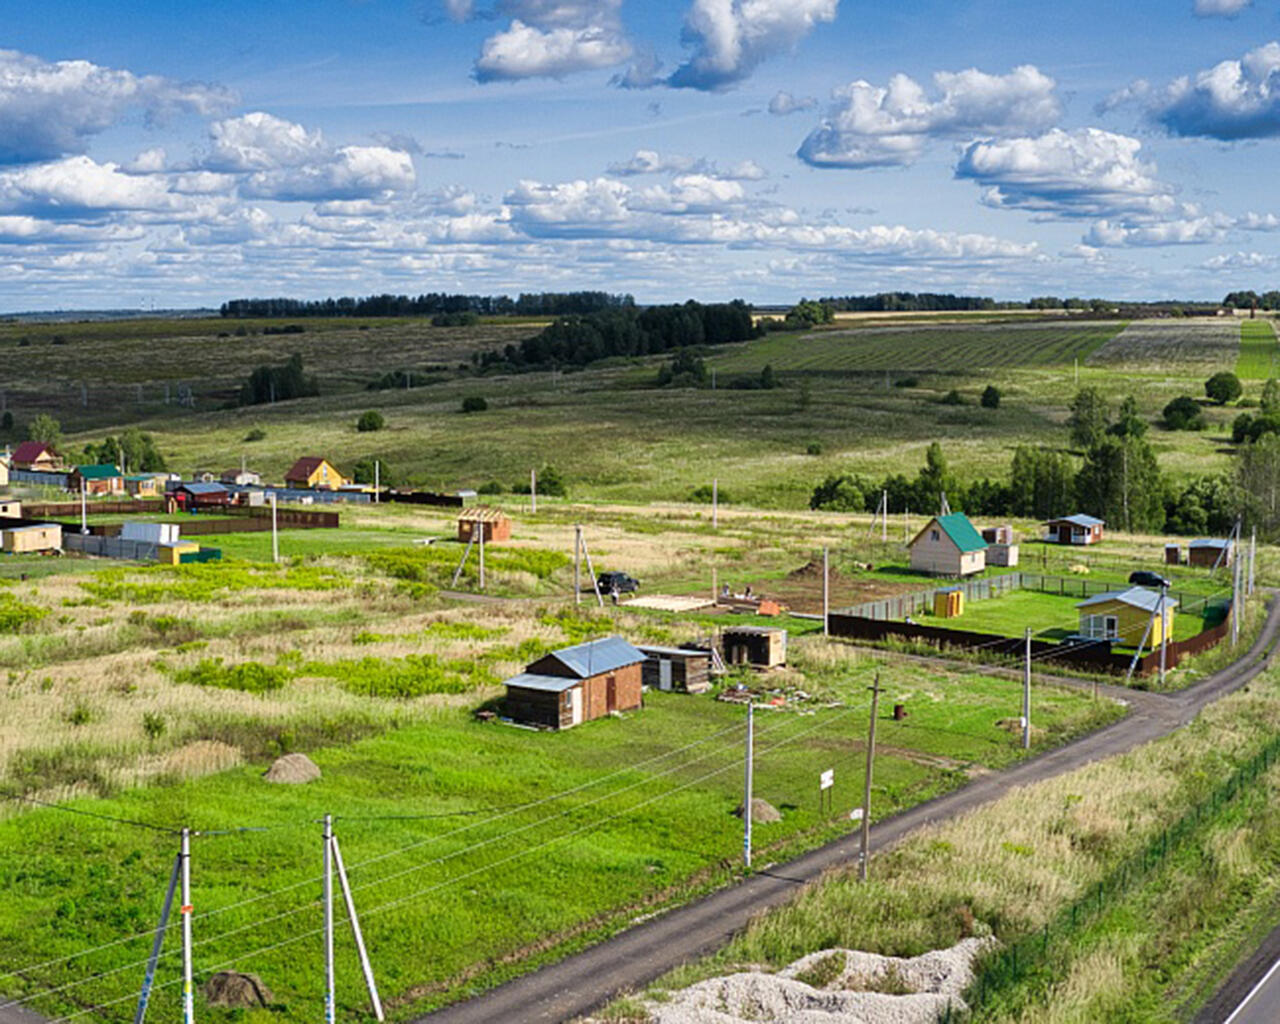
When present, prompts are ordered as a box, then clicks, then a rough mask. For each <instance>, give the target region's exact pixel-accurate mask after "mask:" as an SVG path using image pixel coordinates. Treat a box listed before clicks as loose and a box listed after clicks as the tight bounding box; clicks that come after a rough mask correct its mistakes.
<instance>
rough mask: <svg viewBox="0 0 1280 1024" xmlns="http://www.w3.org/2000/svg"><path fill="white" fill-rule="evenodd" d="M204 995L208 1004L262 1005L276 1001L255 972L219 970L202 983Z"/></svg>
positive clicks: (233, 1005)
mask: <svg viewBox="0 0 1280 1024" xmlns="http://www.w3.org/2000/svg"><path fill="white" fill-rule="evenodd" d="M204 997H205V999H207V1000H208V1001H209V1005H210V1006H230V1007H242V1006H245V1007H264V1006H269V1005H270V1004H271V1003H274V1002H275V1001H276V998H275V996H273V995H272V994H271V989H269V988H267V986H266V985H264V984H263V983H262V979H261V978H259V977H258V976H257V975H256V974H241V973H240V972H239V971H219V972H218V973H217V974H215V975H213V977H211V978H210V979H209V980H208V981H206V982H205V983H204Z"/></svg>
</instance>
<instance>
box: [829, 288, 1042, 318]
mask: <svg viewBox="0 0 1280 1024" xmlns="http://www.w3.org/2000/svg"><path fill="white" fill-rule="evenodd" d="M818 301H819V302H820V303H822V304H823V305H824V306H830V307H831V308H832V309H834V310H836V311H837V312H840V313H899V312H931V311H937V312H946V311H949V310H964V309H1001V308H1007V307H1008V306H1011V305H1021V304H1020V303H997V302H996V300H995V299H991V298H985V297H982V296H977V295H951V294H950V293H939V292H877V293H876V294H875V295H844V296H832V297H830V298H825V299H819V300H818Z"/></svg>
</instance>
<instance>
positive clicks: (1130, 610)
mask: <svg viewBox="0 0 1280 1024" xmlns="http://www.w3.org/2000/svg"><path fill="white" fill-rule="evenodd" d="M1177 605H1178V602H1177V601H1176V600H1174V599H1173V598H1172V597H1168V596H1166V597H1165V599H1164V615H1163V616H1161V615H1160V614H1159V609H1160V592H1159V591H1156V590H1148V589H1147V588H1146V587H1129V588H1128V589H1127V590H1112V591H1109V592H1107V593H1105V594H1098V595H1096V596H1094V597H1090V598H1087V599H1086V600H1084V601H1080V602H1079V603H1077V604H1076V608H1077V609H1079V612H1080V635H1081V636H1083V637H1088V638H1089V639H1091V640H1115V641H1117V642H1119V643H1122V644H1125V645H1126V646H1129V647H1136V646H1138V644H1140V643H1142V637H1143V634H1144V633H1146V632H1147V625H1148V623H1150V626H1151V632H1150V634H1149V635H1148V636H1147V646H1148V647H1158V646H1159V645H1160V644H1161V643H1163V642H1164V637H1165V636H1168V637H1169V638H1170V639H1173V610H1174V608H1176V607H1177Z"/></svg>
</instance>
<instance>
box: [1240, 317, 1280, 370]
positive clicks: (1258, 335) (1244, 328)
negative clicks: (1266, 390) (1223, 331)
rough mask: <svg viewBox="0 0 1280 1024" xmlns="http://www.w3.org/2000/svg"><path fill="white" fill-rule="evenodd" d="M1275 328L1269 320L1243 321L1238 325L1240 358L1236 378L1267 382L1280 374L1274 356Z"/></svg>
mask: <svg viewBox="0 0 1280 1024" xmlns="http://www.w3.org/2000/svg"><path fill="white" fill-rule="evenodd" d="M1277 355H1280V346H1277V344H1276V332H1275V326H1274V325H1273V324H1272V323H1271V321H1270V320H1245V321H1243V322H1242V323H1241V324H1240V358H1239V359H1238V360H1237V362H1236V376H1237V377H1239V378H1240V379H1241V380H1267V379H1268V378H1269V377H1274V376H1275V375H1276V374H1277V373H1280V367H1278V366H1277V363H1276V356H1277Z"/></svg>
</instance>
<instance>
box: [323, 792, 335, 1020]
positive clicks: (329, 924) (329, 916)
mask: <svg viewBox="0 0 1280 1024" xmlns="http://www.w3.org/2000/svg"><path fill="white" fill-rule="evenodd" d="M324 1019H325V1024H333V816H332V815H330V814H326V815H325V816H324Z"/></svg>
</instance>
